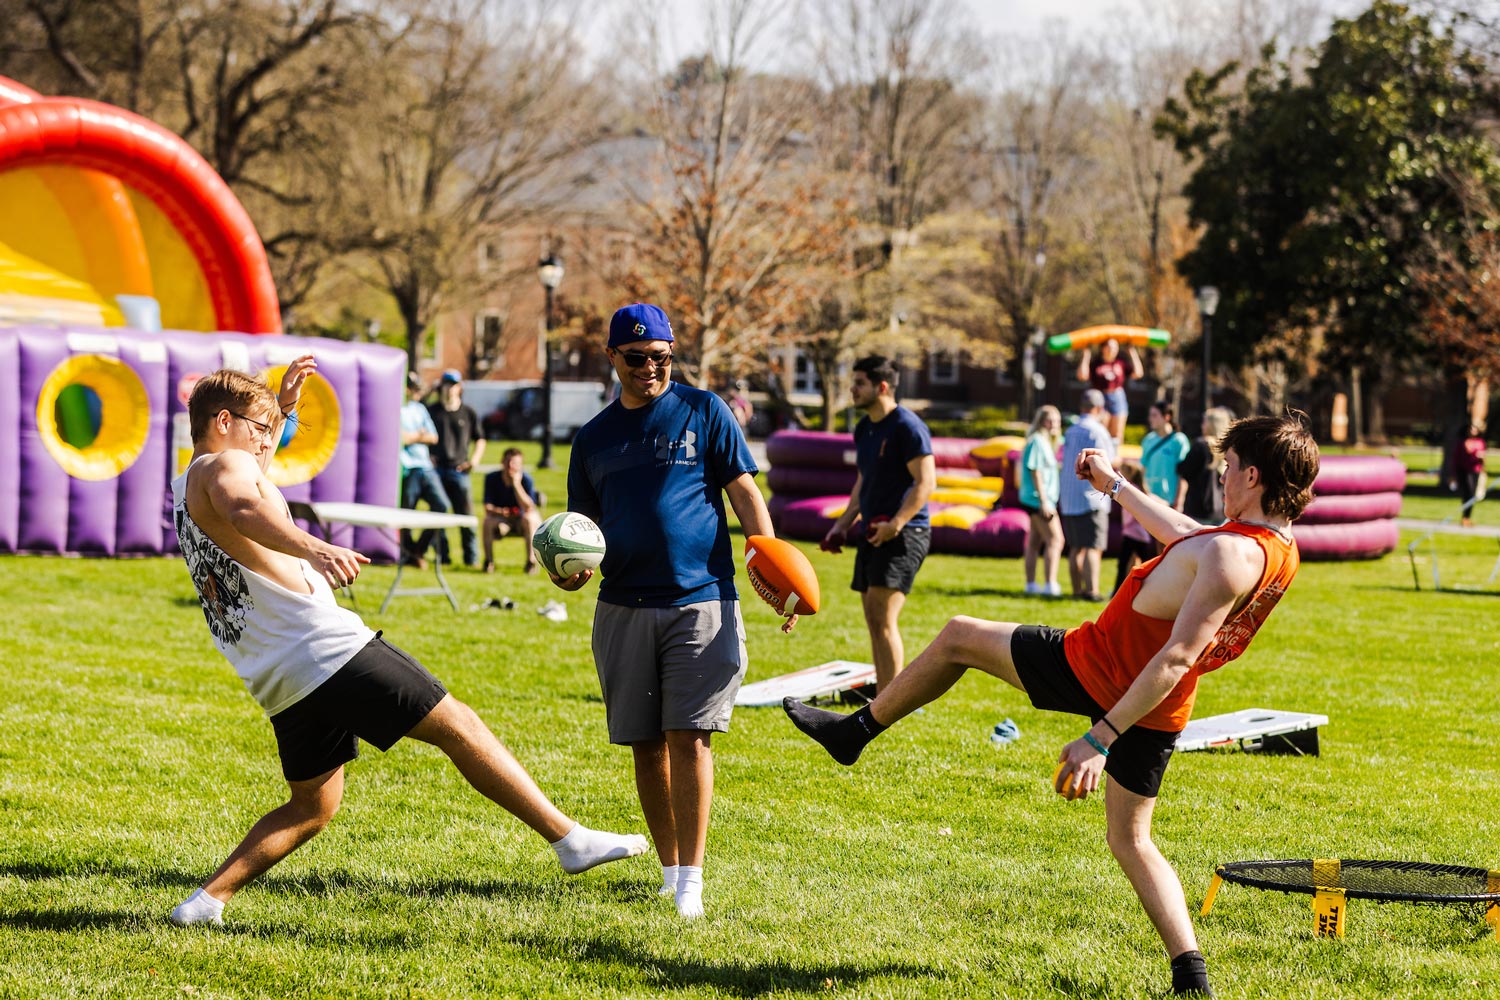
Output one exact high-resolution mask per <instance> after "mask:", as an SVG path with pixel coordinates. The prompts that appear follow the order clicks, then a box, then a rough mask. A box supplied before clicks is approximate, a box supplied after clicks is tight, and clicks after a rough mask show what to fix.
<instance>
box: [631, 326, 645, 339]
mask: <svg viewBox="0 0 1500 1000" xmlns="http://www.w3.org/2000/svg"><path fill="white" fill-rule="evenodd" d="M633 332H634V333H635V335H636V336H637V337H644V336H645V335H646V324H645V323H637V324H636V325H635V330H634V331H633Z"/></svg>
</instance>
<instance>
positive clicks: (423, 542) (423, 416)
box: [401, 372, 449, 569]
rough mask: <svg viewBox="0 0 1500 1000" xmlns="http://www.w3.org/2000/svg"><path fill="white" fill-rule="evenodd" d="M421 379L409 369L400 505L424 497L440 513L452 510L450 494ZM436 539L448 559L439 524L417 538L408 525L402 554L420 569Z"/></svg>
mask: <svg viewBox="0 0 1500 1000" xmlns="http://www.w3.org/2000/svg"><path fill="white" fill-rule="evenodd" d="M423 395H424V394H423V392H422V379H421V378H420V377H419V376H418V375H417V373H416V372H407V373H406V403H405V405H403V406H402V407H401V506H403V507H406V508H409V509H413V510H414V509H416V506H417V502H418V501H422V500H425V501H426V502H427V506H428V507H429V508H431V509H432V510H434V511H436V512H437V513H439V514H446V513H448V511H449V507H448V494H447V493H446V492H444V490H443V481H442V480H441V479H439V478H438V474H437V469H435V468H434V467H433V465H432V452H431V450H430V448H429V445H434V444H437V442H438V433H437V428H436V427H435V426H433V423H432V415H431V414H429V413H428V412H427V407H426V406H424V405H422V396H423ZM434 541H435V542H436V543H437V546H436V548H437V558H438V559H440V560H443V561H444V562H446V561H447V558H448V536H447V535H446V534H445V533H443V532H441V531H438V530H437V529H436V528H428V529H427V530H426V531H424V532H422V534H421V535H420V536H419V537H417V538H415V539H414V538H412V537H411V532H409V531H406V530H405V529H403V530H402V532H401V558H402V559H403V560H404V561H405V562H406V563H407V564H408V565H411V566H416V567H417V568H418V569H426V568H427V559H426V555H427V547H428V546H429V545H432V544H433V542H434Z"/></svg>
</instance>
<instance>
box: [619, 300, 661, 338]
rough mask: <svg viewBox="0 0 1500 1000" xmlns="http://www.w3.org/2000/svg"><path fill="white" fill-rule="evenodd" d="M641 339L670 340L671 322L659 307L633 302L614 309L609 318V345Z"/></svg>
mask: <svg viewBox="0 0 1500 1000" xmlns="http://www.w3.org/2000/svg"><path fill="white" fill-rule="evenodd" d="M642 340H665V341H668V342H671V340H672V324H671V323H670V322H668V321H667V314H666V313H664V312H662V311H661V309H659V308H657V307H656V306H653V305H648V304H647V303H645V302H635V303H632V304H631V305H628V306H626V307H625V308H623V309H617V310H615V314H614V315H613V316H611V317H610V320H609V346H610V347H623V346H624V345H626V344H634V343H637V342H639V341H642Z"/></svg>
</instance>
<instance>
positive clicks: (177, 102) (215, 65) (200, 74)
mask: <svg viewBox="0 0 1500 1000" xmlns="http://www.w3.org/2000/svg"><path fill="white" fill-rule="evenodd" d="M0 3H3V4H15V5H16V6H17V7H18V8H19V9H18V10H17V11H15V17H14V19H13V20H12V21H11V23H13V24H14V25H15V27H16V31H15V32H14V34H13V35H12V36H11V37H12V40H11V41H10V42H9V43H8V44H7V45H6V46H5V47H4V48H0V66H3V67H4V69H5V70H6V71H9V72H12V73H15V74H16V75H18V76H21V77H23V78H32V80H33V83H34V84H35V86H36V87H37V88H38V89H40V90H42V91H43V92H45V93H49V94H53V93H55V94H66V95H76V96H83V97H89V98H93V99H96V100H102V101H107V102H109V103H112V104H116V105H119V106H122V107H124V108H127V109H129V110H133V111H136V112H138V113H139V114H142V115H144V116H146V117H148V118H151V119H153V120H155V121H157V122H159V123H160V124H162V125H164V126H165V127H167V128H170V129H173V130H174V131H176V132H178V133H179V134H181V135H182V137H183V138H184V139H186V140H187V141H188V142H190V143H192V144H193V145H194V146H195V147H196V148H197V149H198V150H199V152H201V153H202V154H203V156H204V158H205V159H206V160H208V162H209V164H210V165H211V166H212V167H213V168H214V169H215V170H216V171H217V172H218V173H219V175H220V176H221V177H223V178H224V180H225V181H226V182H227V183H228V184H229V185H230V187H231V188H232V189H233V190H234V191H235V193H236V194H237V195H238V196H239V197H240V199H241V200H242V201H243V202H244V203H245V206H246V208H247V210H249V211H250V213H251V216H252V217H253V218H254V219H255V220H256V223H257V226H258V228H259V229H260V231H261V233H262V236H263V239H264V242H265V244H266V249H267V251H268V253H269V256H270V260H271V266H272V270H273V273H274V274H275V276H276V279H277V292H278V295H279V297H280V300H281V304H282V308H283V309H289V308H291V307H292V306H294V305H296V304H298V303H300V302H301V301H303V299H304V297H305V296H306V295H307V294H308V292H309V290H310V289H311V287H312V285H313V282H314V281H315V280H316V278H317V276H318V274H319V273H320V271H321V269H322V268H323V266H324V265H325V264H326V263H327V262H328V261H329V260H330V259H332V258H333V257H334V256H336V255H337V254H339V253H341V252H343V251H344V250H345V249H347V247H348V246H349V245H350V242H351V239H350V233H349V232H348V228H347V227H346V226H345V225H344V223H345V222H347V221H349V220H348V219H347V216H346V215H345V214H344V213H343V212H341V210H340V204H341V202H340V197H339V196H340V192H341V190H342V188H341V187H340V185H339V183H338V180H339V178H338V176H337V169H338V153H339V144H338V143H336V142H334V141H333V136H334V133H335V132H336V129H337V126H338V123H339V121H340V119H347V118H349V117H351V116H352V115H351V112H352V109H353V108H354V107H355V106H356V105H357V104H359V103H360V102H361V101H362V100H363V99H364V98H365V96H366V94H367V92H368V91H367V88H366V87H365V85H364V84H365V73H364V67H365V66H366V65H367V60H368V59H369V56H370V54H371V53H372V51H376V50H378V47H379V37H378V35H379V30H378V29H379V28H380V27H381V25H379V24H378V23H377V22H376V20H375V19H374V18H373V17H371V16H370V15H368V14H366V13H363V12H362V9H361V8H360V7H359V5H357V4H356V3H354V2H353V0H226V2H222V3H212V2H186V3H168V2H151V0H140V2H132V3H127V2H123V0H0ZM3 10H4V8H3V7H0V18H3V16H4V14H3ZM384 27H385V28H387V29H389V28H390V24H389V22H387V23H386V24H385V25H384ZM355 222H356V226H357V220H355Z"/></svg>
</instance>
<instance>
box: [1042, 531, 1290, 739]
mask: <svg viewBox="0 0 1500 1000" xmlns="http://www.w3.org/2000/svg"><path fill="white" fill-rule="evenodd" d="M1223 531H1227V532H1233V533H1234V534H1237V535H1244V536H1245V537H1246V538H1250V539H1254V541H1255V543H1256V544H1257V545H1259V546H1260V550H1261V551H1262V552H1263V553H1265V557H1266V566H1265V569H1264V570H1263V571H1262V572H1261V575H1260V580H1259V581H1258V582H1257V583H1256V585H1255V589H1254V590H1253V591H1252V592H1251V593H1250V597H1249V599H1248V600H1246V601H1245V603H1244V605H1243V606H1242V607H1241V608H1240V610H1239V611H1238V612H1236V613H1233V614H1232V615H1231V616H1230V618H1229V620H1228V621H1226V622H1225V623H1224V624H1223V625H1221V626H1220V627H1219V631H1218V633H1217V634H1216V635H1215V636H1214V639H1213V641H1212V642H1211V643H1209V644H1208V647H1207V648H1206V649H1204V650H1203V652H1202V653H1201V654H1199V656H1198V659H1197V661H1196V662H1194V664H1193V668H1192V669H1191V670H1189V671H1188V672H1187V674H1186V676H1184V677H1183V678H1182V680H1181V681H1179V682H1178V683H1177V686H1176V687H1175V688H1173V689H1172V690H1171V692H1170V693H1169V694H1168V695H1167V696H1166V697H1165V698H1164V699H1162V701H1161V704H1159V705H1157V706H1156V707H1155V708H1153V709H1152V710H1151V711H1150V712H1148V713H1146V715H1145V716H1144V717H1142V718H1141V720H1140V721H1139V722H1138V723H1136V724H1137V725H1140V726H1145V727H1146V728H1147V729H1157V730H1161V731H1163V732H1169V733H1175V732H1179V731H1180V730H1181V729H1182V728H1183V727H1184V726H1186V725H1187V723H1188V719H1189V718H1191V717H1192V714H1193V701H1194V699H1195V698H1196V697H1197V694H1198V678H1199V677H1200V676H1201V675H1203V674H1206V673H1208V672H1209V671H1210V670H1217V669H1219V668H1220V667H1222V666H1223V665H1224V664H1226V663H1228V662H1229V661H1230V660H1233V659H1234V658H1235V657H1237V656H1239V655H1240V654H1241V653H1243V652H1244V651H1245V649H1246V647H1248V646H1249V645H1250V640H1251V639H1253V638H1254V637H1255V633H1256V632H1257V631H1258V630H1259V629H1260V627H1261V625H1262V624H1264V623H1265V620H1266V618H1267V617H1268V616H1269V615H1270V614H1271V611H1272V609H1273V608H1275V607H1276V604H1277V602H1278V601H1280V600H1281V595H1282V594H1285V593H1286V590H1287V588H1288V587H1289V586H1291V584H1292V577H1294V576H1296V574H1297V567H1298V565H1299V564H1300V559H1299V558H1298V555H1297V543H1296V542H1294V541H1291V540H1290V539H1288V538H1284V537H1282V536H1281V535H1280V534H1278V533H1277V532H1276V531H1274V530H1272V529H1270V528H1266V527H1262V526H1260V525H1255V524H1246V523H1244V522H1242V521H1230V522H1228V523H1226V524H1223V525H1220V526H1219V527H1216V528H1204V529H1203V530H1201V531H1196V532H1194V533H1193V534H1192V535H1184V536H1183V537H1184V538H1193V537H1196V536H1198V535H1203V534H1207V533H1208V532H1223ZM1180 541H1182V539H1181V538H1179V539H1176V540H1174V541H1173V542H1171V543H1169V544H1168V545H1167V547H1166V548H1165V549H1163V550H1162V554H1161V555H1160V556H1157V557H1156V558H1155V559H1152V560H1151V561H1150V562H1148V563H1145V564H1144V565H1142V566H1139V567H1137V568H1136V569H1134V570H1133V571H1131V573H1130V575H1129V576H1128V577H1126V578H1125V582H1124V584H1122V585H1121V587H1120V590H1119V592H1118V593H1116V594H1115V596H1114V598H1113V599H1111V600H1110V602H1109V604H1108V605H1107V606H1106V607H1105V609H1104V613H1103V614H1101V615H1100V616H1099V620H1098V621H1093V622H1084V623H1083V624H1082V625H1080V626H1078V627H1077V628H1074V629H1069V630H1068V632H1067V634H1066V635H1065V636H1064V637H1063V653H1064V655H1066V656H1067V658H1068V665H1069V666H1070V667H1072V668H1073V673H1074V675H1076V676H1077V678H1078V682H1079V683H1080V684H1082V685H1083V688H1084V690H1085V691H1087V692H1088V693H1089V697H1091V698H1093V699H1094V700H1095V701H1096V702H1098V703H1099V704H1100V705H1102V706H1104V707H1105V708H1106V709H1108V708H1111V707H1113V706H1114V704H1115V703H1116V702H1118V701H1119V700H1120V698H1121V697H1122V696H1123V695H1124V694H1125V691H1126V689H1128V688H1129V687H1130V685H1131V684H1132V683H1133V682H1134V681H1135V679H1136V678H1137V677H1138V676H1140V673H1141V671H1142V670H1144V669H1146V664H1148V663H1150V662H1151V658H1152V657H1154V656H1155V655H1156V654H1157V653H1159V652H1160V651H1161V648H1162V647H1163V646H1165V645H1166V644H1167V640H1168V639H1169V638H1171V635H1172V626H1173V625H1174V624H1175V621H1174V620H1173V619H1165V618H1150V617H1148V616H1146V615H1143V614H1140V613H1138V612H1137V611H1136V610H1135V609H1134V607H1133V605H1134V603H1135V597H1136V595H1137V594H1139V593H1140V591H1141V586H1142V584H1144V583H1145V581H1146V577H1148V576H1150V575H1151V571H1152V570H1154V569H1155V568H1156V567H1157V565H1158V564H1159V563H1160V562H1161V560H1162V558H1163V557H1164V556H1165V555H1166V554H1167V553H1168V552H1170V551H1172V546H1173V545H1176V544H1177V543H1178V542H1180Z"/></svg>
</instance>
